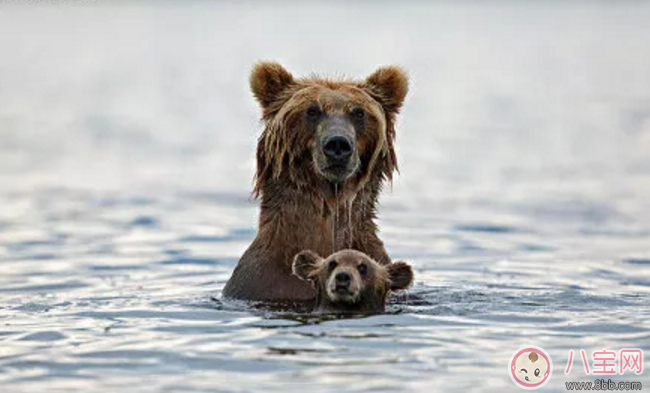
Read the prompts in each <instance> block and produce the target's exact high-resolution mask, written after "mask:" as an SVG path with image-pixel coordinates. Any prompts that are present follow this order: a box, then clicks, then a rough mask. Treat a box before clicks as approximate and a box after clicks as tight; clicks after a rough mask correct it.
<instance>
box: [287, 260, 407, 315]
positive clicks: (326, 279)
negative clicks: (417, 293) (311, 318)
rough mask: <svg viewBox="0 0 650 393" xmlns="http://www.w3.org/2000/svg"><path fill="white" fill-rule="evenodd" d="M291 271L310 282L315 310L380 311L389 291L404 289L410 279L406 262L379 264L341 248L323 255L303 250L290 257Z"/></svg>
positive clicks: (345, 311)
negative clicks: (314, 294)
mask: <svg viewBox="0 0 650 393" xmlns="http://www.w3.org/2000/svg"><path fill="white" fill-rule="evenodd" d="M292 270H293V274H294V275H296V276H298V277H299V278H301V279H303V280H307V281H311V282H312V284H313V285H314V287H315V289H316V291H317V296H316V311H319V312H335V313H359V314H367V313H380V312H383V311H384V310H385V308H386V299H387V298H388V294H389V292H390V291H401V290H404V289H406V288H408V287H409V286H410V285H411V283H412V282H413V270H412V269H411V266H410V265H408V264H407V263H406V262H393V263H390V264H388V265H380V264H379V263H377V262H376V261H375V260H373V259H372V258H370V257H369V256H368V255H366V254H364V253H362V252H360V251H356V250H341V251H338V252H336V253H334V254H332V255H330V256H329V257H327V258H321V257H320V256H319V255H318V254H316V253H314V252H313V251H310V250H304V251H301V252H300V253H298V254H297V255H296V256H295V257H294V260H293V266H292Z"/></svg>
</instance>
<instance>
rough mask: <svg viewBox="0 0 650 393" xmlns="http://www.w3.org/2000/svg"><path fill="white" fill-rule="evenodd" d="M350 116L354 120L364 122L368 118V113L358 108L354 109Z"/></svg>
mask: <svg viewBox="0 0 650 393" xmlns="http://www.w3.org/2000/svg"><path fill="white" fill-rule="evenodd" d="M350 116H352V118H353V119H356V120H363V118H364V117H366V112H365V111H364V110H363V109H361V108H359V107H356V108H354V109H352V112H350Z"/></svg>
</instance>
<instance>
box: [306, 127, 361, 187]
mask: <svg viewBox="0 0 650 393" xmlns="http://www.w3.org/2000/svg"><path fill="white" fill-rule="evenodd" d="M355 137H356V134H355V130H354V126H353V125H352V123H350V121H349V120H348V119H346V118H345V117H342V116H326V117H325V119H324V120H323V122H322V123H321V125H320V126H319V130H318V137H317V140H318V143H317V144H316V150H317V152H316V157H317V164H318V170H319V172H320V173H321V174H322V175H323V176H324V177H325V178H327V179H328V180H330V181H332V182H335V183H342V182H344V181H345V180H346V179H347V178H349V177H350V176H352V175H353V174H354V173H355V172H356V170H357V169H358V167H359V157H358V152H357V144H356V139H355Z"/></svg>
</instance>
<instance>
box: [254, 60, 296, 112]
mask: <svg viewBox="0 0 650 393" xmlns="http://www.w3.org/2000/svg"><path fill="white" fill-rule="evenodd" d="M293 83H295V80H294V79H293V75H291V73H290V72H289V71H287V70H285V69H284V67H282V66H281V65H280V64H278V63H275V62H261V63H257V64H255V66H254V67H253V71H251V77H250V84H251V91H252V92H253V94H254V95H255V98H257V100H258V101H259V102H260V104H261V105H262V108H266V107H267V106H269V105H270V104H271V103H272V102H273V101H275V100H276V99H277V98H278V95H279V94H280V93H282V91H284V90H285V89H286V88H287V87H289V86H291V85H292V84H293Z"/></svg>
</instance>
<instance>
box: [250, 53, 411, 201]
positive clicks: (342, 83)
mask: <svg viewBox="0 0 650 393" xmlns="http://www.w3.org/2000/svg"><path fill="white" fill-rule="evenodd" d="M250 84H251V90H252V91H253V94H254V95H255V97H256V98H257V100H258V101H259V103H260V105H261V106H262V113H263V120H264V122H265V130H264V132H263V134H262V136H261V137H260V140H259V143H258V147H257V174H256V185H255V192H256V194H258V195H259V194H260V193H261V192H262V189H263V186H264V184H265V183H266V182H268V181H269V180H272V179H279V178H282V180H283V181H282V185H283V186H285V187H286V186H289V185H290V184H293V185H294V186H296V187H299V188H302V189H304V188H307V186H312V187H311V188H315V189H328V188H329V189H331V188H332V187H328V185H330V186H331V185H336V186H337V187H338V186H341V185H342V186H344V187H346V186H350V185H351V187H347V188H352V189H355V190H358V189H359V188H360V187H363V185H364V184H365V183H367V182H368V180H369V179H371V178H375V179H380V180H383V179H392V174H393V171H395V170H396V169H397V161H396V157H395V151H394V148H393V142H394V139H395V127H394V123H395V116H396V115H397V113H398V111H399V109H400V107H401V106H402V102H403V101H404V98H405V96H406V93H407V90H408V79H407V75H406V73H405V72H404V71H403V70H402V69H401V68H399V67H396V66H388V67H383V68H379V69H378V70H376V71H375V72H374V73H372V74H371V75H370V76H368V77H367V78H366V79H365V80H362V81H353V80H332V79H326V78H320V77H311V78H303V79H297V78H294V77H293V75H292V74H291V73H289V71H287V70H286V69H284V68H283V67H282V66H281V65H280V64H277V63H272V62H263V63H259V64H257V65H256V66H255V67H254V68H253V71H252V73H251V78H250Z"/></svg>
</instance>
